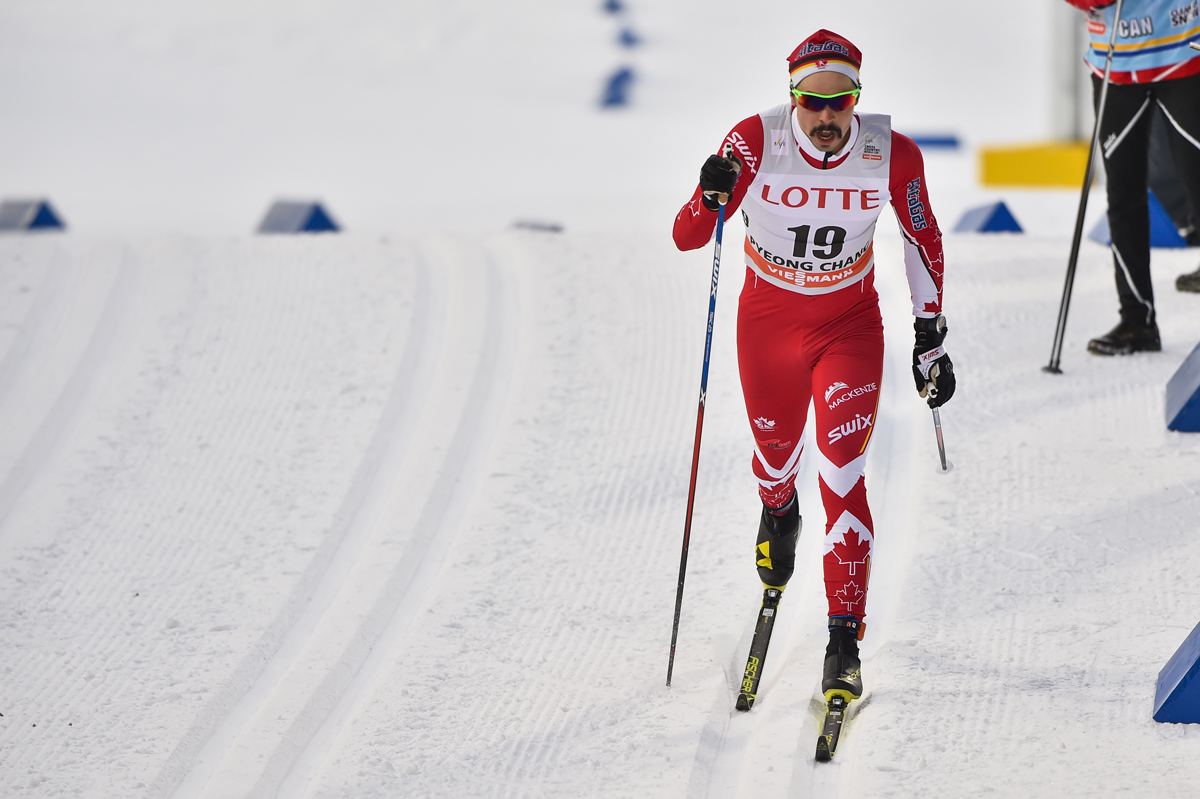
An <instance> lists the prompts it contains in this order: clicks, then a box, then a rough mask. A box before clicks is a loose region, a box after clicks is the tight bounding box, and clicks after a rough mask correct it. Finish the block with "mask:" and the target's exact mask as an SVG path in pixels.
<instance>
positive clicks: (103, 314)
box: [0, 249, 138, 538]
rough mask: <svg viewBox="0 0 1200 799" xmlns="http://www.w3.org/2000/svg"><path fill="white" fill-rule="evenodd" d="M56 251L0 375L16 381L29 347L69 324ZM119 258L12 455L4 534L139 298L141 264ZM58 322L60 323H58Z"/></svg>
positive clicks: (2, 497)
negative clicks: (36, 419) (72, 355)
mask: <svg viewBox="0 0 1200 799" xmlns="http://www.w3.org/2000/svg"><path fill="white" fill-rule="evenodd" d="M89 255H91V256H92V257H93V258H95V257H96V253H95V251H92V252H90V253H89ZM53 257H54V259H55V264H54V265H52V266H51V268H50V271H49V273H48V274H47V276H46V278H45V280H44V281H43V285H44V286H45V288H46V291H45V299H43V298H42V296H41V295H42V293H43V292H42V290H41V289H39V297H38V299H37V300H35V302H34V305H33V307H31V308H30V311H29V316H28V317H27V322H26V324H27V327H26V329H25V330H23V332H22V335H21V336H20V337H19V338H18V339H17V341H14V343H13V347H12V348H11V349H10V352H9V354H8V355H6V357H5V359H4V362H3V363H2V364H0V377H2V378H4V379H5V380H13V381H14V382H15V378H16V377H18V376H20V374H21V373H22V372H24V371H27V370H28V368H29V364H30V363H31V361H32V358H31V357H30V355H29V353H30V351H31V350H32V349H33V348H34V347H35V346H37V345H36V341H37V339H39V338H42V339H45V338H50V337H57V335H58V334H57V330H56V329H55V328H58V327H60V326H66V325H65V324H64V320H60V319H58V318H57V315H56V314H58V313H62V310H61V309H62V308H63V306H64V303H63V302H61V301H60V300H61V298H62V294H63V292H62V291H61V283H62V281H64V280H65V274H64V273H65V272H66V271H67V269H66V268H64V267H63V266H61V265H60V264H61V263H62V259H67V258H69V257H70V256H68V254H67V253H65V252H64V251H62V250H61V249H60V250H58V251H57V252H56V254H55V256H53ZM118 258H119V259H120V261H119V266H118V267H117V269H116V273H115V275H114V276H113V278H112V282H111V284H110V286H109V290H108V293H107V295H106V298H105V300H104V303H103V305H102V306H101V311H100V313H99V315H98V316H97V318H96V322H95V324H94V325H93V326H92V328H91V330H90V332H89V333H88V335H87V343H86V345H85V346H84V347H83V348H82V351H81V352H80V354H79V357H78V359H77V360H76V362H75V366H74V367H73V368H72V370H71V372H70V374H69V376H68V377H67V378H66V380H65V381H64V382H63V383H62V387H61V388H60V389H59V390H58V392H57V396H56V398H55V399H54V401H53V403H51V404H50V405H48V407H47V408H46V411H45V414H44V415H43V416H42V419H41V422H40V423H39V424H38V425H37V427H36V428H35V429H34V430H33V433H32V435H30V437H29V439H28V440H27V442H26V444H25V446H24V448H23V449H22V451H21V454H20V455H19V456H17V458H16V459H15V460H14V461H13V463H12V466H11V467H10V468H9V470H8V474H7V475H6V476H5V479H4V482H3V483H0V538H2V536H3V535H4V527H5V522H6V521H7V520H8V517H9V514H10V513H11V512H12V510H13V508H14V506H15V505H16V503H17V502H18V500H19V499H20V497H21V495H22V493H23V492H24V491H25V490H26V489H27V488H28V487H29V486H30V484H31V483H32V482H33V481H34V480H35V479H36V477H37V475H38V474H39V473H40V472H41V471H42V470H43V469H44V468H45V467H46V465H47V464H48V463H49V462H50V461H51V460H52V459H53V457H54V456H55V454H56V452H57V451H58V446H59V444H60V442H61V441H62V440H63V439H64V437H65V436H66V435H67V433H68V430H69V427H70V422H71V419H72V418H73V417H74V416H75V414H76V412H77V411H78V410H79V408H80V406H81V405H82V404H83V402H84V399H85V397H86V395H87V393H88V390H89V388H90V387H91V385H92V383H94V382H95V378H96V375H97V374H98V373H99V372H100V369H101V367H102V366H103V365H104V363H105V362H106V360H107V359H108V357H109V355H110V352H111V350H112V348H113V346H114V342H115V341H116V338H117V335H118V332H119V329H120V326H121V324H122V322H123V320H124V318H125V316H126V313H127V310H128V308H129V307H130V304H131V303H132V302H133V300H134V293H135V291H136V287H137V278H138V267H137V265H136V263H135V261H134V258H133V255H132V253H131V252H129V251H128V250H127V249H122V250H121V251H120V253H119V255H118ZM76 259H77V260H85V259H84V258H83V257H82V256H76ZM86 260H91V259H86ZM81 282H82V284H83V285H82V286H75V287H74V288H73V291H74V292H86V290H87V288H88V285H87V282H86V281H81ZM68 291H70V289H69V290H68ZM56 322H57V323H59V324H55V323H56ZM51 346H52V345H51ZM0 390H4V393H5V394H8V393H9V391H8V390H7V389H6V387H4V386H3V384H0ZM0 399H7V397H0ZM14 401H16V400H14Z"/></svg>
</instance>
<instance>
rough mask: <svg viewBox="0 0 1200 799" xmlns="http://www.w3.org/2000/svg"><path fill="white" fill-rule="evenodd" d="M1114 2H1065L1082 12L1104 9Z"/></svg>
mask: <svg viewBox="0 0 1200 799" xmlns="http://www.w3.org/2000/svg"><path fill="white" fill-rule="evenodd" d="M1116 1H1117V0H1067V2H1068V3H1070V4H1071V5H1073V6H1075V7H1076V8H1081V9H1083V10H1084V11H1091V10H1092V9H1093V8H1104V7H1105V6H1111V5H1112V4H1113V3H1115V2H1116Z"/></svg>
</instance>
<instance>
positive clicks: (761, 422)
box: [754, 416, 775, 430]
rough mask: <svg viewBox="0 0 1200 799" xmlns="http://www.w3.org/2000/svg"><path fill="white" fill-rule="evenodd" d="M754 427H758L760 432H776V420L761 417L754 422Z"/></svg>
mask: <svg viewBox="0 0 1200 799" xmlns="http://www.w3.org/2000/svg"><path fill="white" fill-rule="evenodd" d="M754 426H755V427H757V428H758V429H759V430H774V429H775V420H774V419H768V418H767V417H765V416H760V417H758V418H757V419H755V420H754Z"/></svg>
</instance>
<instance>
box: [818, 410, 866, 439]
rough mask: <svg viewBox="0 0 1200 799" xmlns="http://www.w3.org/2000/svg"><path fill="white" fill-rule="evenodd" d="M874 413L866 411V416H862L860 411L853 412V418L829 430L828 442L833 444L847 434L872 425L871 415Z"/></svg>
mask: <svg viewBox="0 0 1200 799" xmlns="http://www.w3.org/2000/svg"><path fill="white" fill-rule="evenodd" d="M874 415H875V414H873V413H868V414H867V415H866V416H863V415H862V414H861V413H858V414H855V415H854V418H853V419H851V420H850V421H848V422H846V423H845V424H843V425H839V426H838V427H835V428H833V429H832V430H830V431H829V443H830V444H833V443H835V442H838V441H841V440H842V439H843V438H845V437H846V436H848V435H851V434H853V433H857V432H858V431H859V430H866V429H867V428H869V427H872V426H873V425H872V423H871V417H873V416H874Z"/></svg>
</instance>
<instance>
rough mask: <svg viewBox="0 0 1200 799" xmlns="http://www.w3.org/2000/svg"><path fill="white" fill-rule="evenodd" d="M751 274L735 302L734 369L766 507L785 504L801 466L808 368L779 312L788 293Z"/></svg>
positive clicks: (800, 343) (798, 334)
mask: <svg viewBox="0 0 1200 799" xmlns="http://www.w3.org/2000/svg"><path fill="white" fill-rule="evenodd" d="M752 275H753V273H751V278H750V279H748V280H747V282H746V286H745V288H743V290H742V296H741V300H740V302H739V305H738V328H737V347H738V372H739V375H740V377H741V381H742V394H743V396H744V397H745V401H746V415H747V417H748V418H749V420H750V430H751V432H752V433H753V435H754V460H753V469H754V476H755V477H756V478H757V479H758V493H759V496H760V497H761V498H762V501H763V504H764V505H766V506H767V507H769V508H784V507H786V506H787V504H788V502H789V501H790V500H791V498H792V494H793V492H794V490H795V488H794V486H795V481H796V472H797V471H798V470H799V468H800V453H801V450H802V448H803V446H804V423H805V421H806V418H807V416H808V402H809V398H810V397H811V396H812V367H811V361H810V360H809V359H807V358H806V356H805V354H804V352H803V348H804V334H803V331H802V329H801V328H800V326H799V325H798V324H795V323H794V320H789V319H788V318H787V315H786V313H780V312H779V311H780V309H781V307H782V308H786V305H787V302H788V301H789V300H790V298H789V297H786V296H782V295H787V294H788V293H789V292H787V291H785V290H784V289H779V288H775V287H774V286H771V285H769V284H768V283H766V282H765V281H756V280H754V279H753V277H752ZM755 283H757V285H754V284H755Z"/></svg>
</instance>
